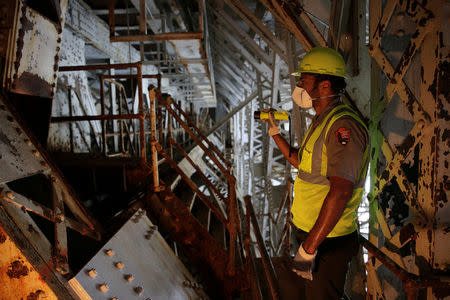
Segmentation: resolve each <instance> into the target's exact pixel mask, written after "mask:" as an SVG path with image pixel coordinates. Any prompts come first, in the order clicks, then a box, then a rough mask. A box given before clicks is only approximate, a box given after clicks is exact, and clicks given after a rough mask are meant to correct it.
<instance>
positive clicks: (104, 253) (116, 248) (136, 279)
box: [71, 209, 207, 300]
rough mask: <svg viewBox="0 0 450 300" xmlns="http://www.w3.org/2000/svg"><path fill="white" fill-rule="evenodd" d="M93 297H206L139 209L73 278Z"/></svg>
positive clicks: (156, 229)
mask: <svg viewBox="0 0 450 300" xmlns="http://www.w3.org/2000/svg"><path fill="white" fill-rule="evenodd" d="M75 280H76V281H77V282H78V283H79V284H80V285H81V286H82V287H83V288H84V289H85V290H86V292H87V294H89V296H90V297H91V298H92V299H111V298H113V297H116V298H118V299H130V300H131V299H207V296H206V294H205V292H204V291H203V287H201V286H200V285H199V284H198V283H197V282H196V280H195V279H194V278H193V277H192V275H191V274H190V273H189V271H188V270H187V269H186V268H185V267H184V265H183V264H182V263H181V261H180V260H179V259H178V257H177V256H176V255H175V253H174V252H173V251H172V249H170V248H169V246H168V245H167V243H166V242H165V240H164V239H163V238H162V236H161V235H160V234H159V232H158V228H157V227H156V226H154V225H153V224H152V222H151V221H150V220H149V219H148V218H147V217H146V215H145V211H143V210H141V209H139V210H138V211H137V212H136V213H135V214H134V215H133V216H132V217H131V218H130V219H129V220H128V221H127V222H126V223H125V224H124V225H123V226H122V228H121V229H120V230H119V231H118V232H117V233H116V234H115V235H114V236H113V237H112V238H111V239H110V240H109V241H108V242H107V243H106V244H105V245H104V246H103V247H102V248H101V249H100V250H99V251H98V252H97V254H96V255H95V256H94V257H93V258H92V259H91V260H90V261H89V262H88V263H87V264H86V265H85V266H84V267H83V268H82V269H81V270H80V272H79V273H78V274H77V275H76V276H75V277H74V279H72V280H71V282H74V281H75Z"/></svg>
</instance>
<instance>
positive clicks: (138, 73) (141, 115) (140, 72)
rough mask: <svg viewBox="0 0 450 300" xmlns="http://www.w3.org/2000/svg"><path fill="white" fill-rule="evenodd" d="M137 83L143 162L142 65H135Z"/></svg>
mask: <svg viewBox="0 0 450 300" xmlns="http://www.w3.org/2000/svg"><path fill="white" fill-rule="evenodd" d="M137 84H138V99H139V104H138V107H139V146H140V150H141V151H140V156H141V161H142V162H143V163H145V162H147V154H146V152H145V148H146V145H145V127H144V125H145V122H144V121H145V111H144V96H143V90H142V88H143V87H142V65H141V64H138V65H137Z"/></svg>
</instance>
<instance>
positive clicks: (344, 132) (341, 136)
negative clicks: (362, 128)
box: [336, 127, 350, 145]
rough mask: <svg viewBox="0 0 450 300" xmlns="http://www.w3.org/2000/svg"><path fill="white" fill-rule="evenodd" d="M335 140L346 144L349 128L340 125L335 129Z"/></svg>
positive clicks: (348, 139)
mask: <svg viewBox="0 0 450 300" xmlns="http://www.w3.org/2000/svg"><path fill="white" fill-rule="evenodd" d="M336 140H337V142H338V143H339V144H342V145H347V143H348V142H349V141H350V129H347V128H345V127H341V128H339V129H338V130H337V131H336Z"/></svg>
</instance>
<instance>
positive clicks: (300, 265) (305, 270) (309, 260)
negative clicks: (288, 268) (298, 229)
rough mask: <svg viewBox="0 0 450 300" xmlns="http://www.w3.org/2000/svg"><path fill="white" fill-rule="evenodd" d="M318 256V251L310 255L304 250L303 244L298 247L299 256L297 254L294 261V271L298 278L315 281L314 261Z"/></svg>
mask: <svg viewBox="0 0 450 300" xmlns="http://www.w3.org/2000/svg"><path fill="white" fill-rule="evenodd" d="M316 255H317V250H316V251H315V252H314V253H313V254H309V253H307V252H306V251H305V249H304V248H303V243H302V244H301V245H300V247H298V251H297V254H295V257H294V260H293V261H292V271H293V272H295V273H296V274H297V275H298V276H301V277H303V278H305V279H308V280H313V276H312V271H313V269H314V260H315V258H316Z"/></svg>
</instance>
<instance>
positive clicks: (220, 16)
mask: <svg viewBox="0 0 450 300" xmlns="http://www.w3.org/2000/svg"><path fill="white" fill-rule="evenodd" d="M211 10H212V12H213V13H214V15H215V16H216V17H217V21H218V22H219V23H220V24H222V25H224V26H226V27H227V28H228V29H230V31H232V32H233V34H234V35H236V36H237V37H238V38H239V39H240V40H241V41H242V42H243V43H244V44H246V45H247V46H248V48H249V49H251V50H252V52H254V53H255V54H256V55H257V56H258V57H259V58H260V59H261V60H262V61H264V63H265V64H266V65H268V66H270V64H271V61H270V57H269V54H268V53H266V52H264V50H263V49H261V47H260V46H259V45H258V44H256V42H255V40H254V39H252V38H251V37H250V36H249V35H248V34H247V33H246V32H245V31H244V30H242V29H241V28H240V26H239V25H238V24H237V23H236V22H235V21H234V20H233V19H232V18H231V17H230V16H229V15H228V14H227V13H226V12H225V11H223V10H222V11H218V10H216V9H214V8H211ZM220 27H221V26H219V28H220Z"/></svg>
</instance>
